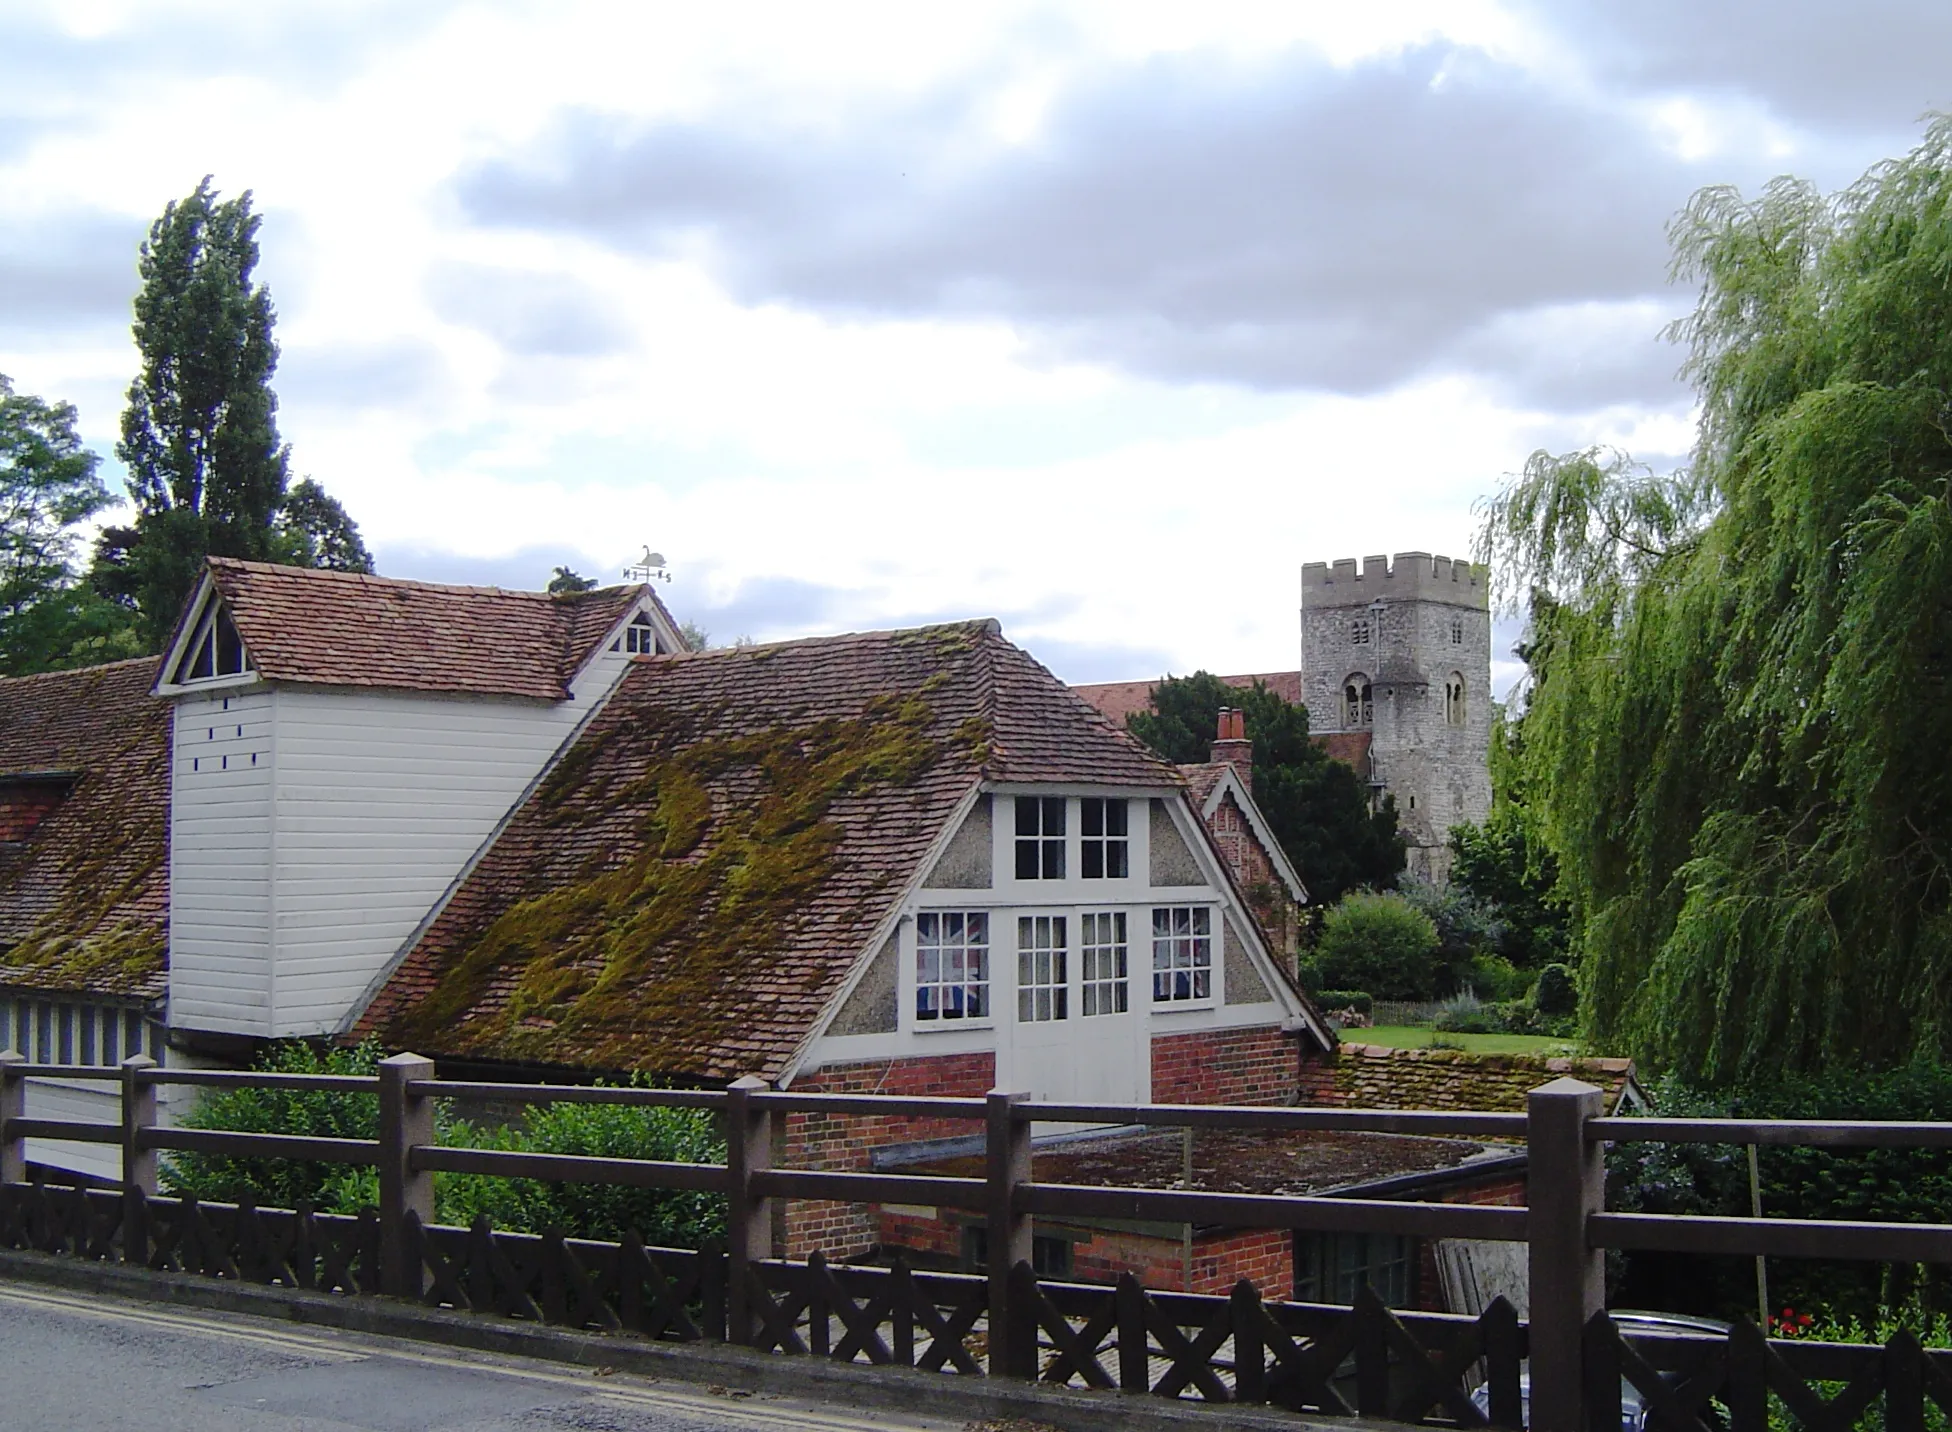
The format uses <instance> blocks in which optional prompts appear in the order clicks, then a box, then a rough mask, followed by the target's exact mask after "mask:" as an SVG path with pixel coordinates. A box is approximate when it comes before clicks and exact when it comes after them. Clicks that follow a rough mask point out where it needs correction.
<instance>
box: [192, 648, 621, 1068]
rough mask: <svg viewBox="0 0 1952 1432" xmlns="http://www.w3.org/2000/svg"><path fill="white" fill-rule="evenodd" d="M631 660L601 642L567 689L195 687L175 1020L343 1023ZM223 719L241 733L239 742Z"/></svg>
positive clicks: (259, 1026)
mask: <svg viewBox="0 0 1952 1432" xmlns="http://www.w3.org/2000/svg"><path fill="white" fill-rule="evenodd" d="M628 661H629V658H628V657H627V656H625V655H623V654H621V653H613V652H610V651H608V650H605V651H603V652H602V653H601V654H600V655H598V656H597V657H595V658H594V659H593V660H592V661H591V662H590V663H589V665H588V666H587V667H586V668H585V670H584V671H583V672H582V673H581V675H580V676H579V677H578V679H577V682H576V684H575V686H574V688H573V694H572V698H571V699H570V700H567V701H562V702H557V703H554V704H548V703H541V702H527V701H519V700H513V699H497V698H487V697H472V698H448V697H439V696H431V695H426V694H419V693H405V692H385V691H370V690H364V689H348V688H344V687H312V688H301V687H290V686H286V687H278V688H272V689H266V688H264V687H262V686H259V687H253V688H249V689H247V690H246V691H245V692H243V693H240V694H227V695H223V696H221V697H216V698H198V697H185V698H180V699H179V701H178V706H177V759H176V765H175V772H174V778H175V782H176V784H175V787H174V791H173V800H172V837H173V839H172V846H171V868H170V879H171V907H170V916H171V948H170V1019H171V1023H172V1024H173V1025H175V1026H176V1027H179V1028H184V1029H192V1030H208V1031H219V1032H226V1033H236V1034H248V1035H257V1036H263V1037H274V1038H276V1037H287V1036H298V1035H316V1034H326V1033H331V1032H333V1031H334V1030H336V1029H338V1028H339V1027H340V1025H341V1023H342V1022H343V1021H344V1020H345V1019H346V1018H347V1017H348V1016H349V1015H350V1014H351V1013H352V1012H353V1011H354V1010H355V1008H356V1007H357V1006H358V1005H359V1004H360V1003H361V1002H362V1000H363V997H364V996H365V994H366V993H367V991H368V989H369V987H370V986H371V985H372V983H373V981H374V980H375V979H376V978H377V977H379V976H381V975H382V974H383V973H384V972H385V971H386V969H387V968H388V967H389V965H390V964H391V962H392V960H393V959H394V957H395V956H396V955H397V954H398V952H399V951H400V949H401V948H402V946H403V945H404V944H405V943H406V941H407V939H408V938H409V937H410V936H411V935H412V934H413V933H414V931H415V929H416V928H417V927H418V926H419V925H420V923H421V921H422V920H424V919H425V918H427V916H428V914H429V913H430V911H432V910H433V908H434V907H435V905H436V904H437V902H439V901H440V900H441V899H442V898H443V897H444V896H445V895H446V893H447V891H448V889H449V887H450V886H451V885H452V884H453V883H454V881H455V880H456V879H457V878H458V877H459V876H460V874H461V873H462V871H463V869H464V868H465V867H466V865H467V864H468V862H469V861H470V860H471V859H472V858H473V857H474V855H475V854H476V852H477V851H479V850H480V849H481V847H482V845H483V843H484V842H485V841H486V840H487V838H488V837H489V836H490V835H491V834H492V833H493V832H494V830H495V828H496V826H497V824H498V823H499V822H500V821H501V820H502V819H503V818H504V816H506V814H507V813H508V812H509V810H510V809H511V808H512V807H513V806H514V805H515V803H516V802H517V800H518V799H519V798H520V797H521V795H522V794H523V792H524V791H525V790H526V789H527V787H528V786H529V785H530V783H531V782H533V781H534V780H535V779H536V777H537V775H538V774H539V773H540V772H541V770H542V769H543V767H544V765H545V763H546V762H547V761H548V759H549V757H550V756H551V755H552V754H553V753H554V752H555V751H556V750H557V749H558V748H559V747H560V746H561V745H562V744H563V742H564V741H565V740H566V739H567V738H568V737H569V736H570V735H571V734H572V733H573V732H574V730H575V729H576V728H577V726H578V724H579V723H580V722H581V721H582V720H583V719H584V718H585V717H587V716H588V715H589V714H590V712H591V710H592V709H593V708H594V707H595V705H596V704H597V703H598V702H599V701H600V700H601V698H602V697H603V696H605V695H607V694H608V692H609V691H610V690H611V688H612V687H613V686H614V685H615V683H616V681H617V679H618V678H619V677H620V676H621V675H622V673H623V671H624V669H625V667H626V665H627V663H628ZM225 703H228V704H225ZM219 716H228V717H230V718H231V729H232V731H233V733H235V732H237V731H241V732H242V734H241V735H238V734H233V735H232V736H230V737H229V738H225V737H224V734H223V731H224V728H223V727H222V725H221V722H220V721H218V720H217V718H218V717H219ZM213 729H214V730H215V731H216V733H217V735H216V737H215V738H213V737H211V736H210V735H209V734H208V733H209V732H210V731H211V730H213ZM226 756H228V757H229V758H230V760H229V763H228V765H225V764H224V758H225V757H226ZM213 758H214V759H216V760H217V761H218V762H219V765H218V767H216V768H213V767H212V766H211V765H210V762H211V760H212V759H213ZM245 762H249V764H241V763H245Z"/></svg>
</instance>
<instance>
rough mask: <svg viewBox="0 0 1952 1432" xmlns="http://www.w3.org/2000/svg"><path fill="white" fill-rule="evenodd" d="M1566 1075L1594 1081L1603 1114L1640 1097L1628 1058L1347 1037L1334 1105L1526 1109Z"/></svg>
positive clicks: (1337, 1069)
mask: <svg viewBox="0 0 1952 1432" xmlns="http://www.w3.org/2000/svg"><path fill="white" fill-rule="evenodd" d="M1568 1075H1570V1076H1571V1077H1572V1078H1575V1079H1584V1080H1585V1081H1586V1082H1587V1083H1589V1084H1596V1085H1598V1086H1599V1088H1600V1089H1601V1091H1602V1092H1604V1094H1605V1095H1606V1109H1607V1112H1608V1113H1614V1112H1616V1111H1617V1110H1618V1109H1619V1107H1620V1105H1621V1103H1622V1102H1623V1101H1632V1100H1635V1099H1637V1098H1638V1097H1639V1090H1638V1086H1637V1085H1636V1084H1635V1082H1634V1074H1633V1061H1632V1060H1631V1059H1576V1058H1571V1057H1565V1058H1561V1057H1557V1056H1547V1055H1540V1054H1479V1053H1474V1052H1472V1051H1468V1050H1463V1049H1395V1048H1391V1047H1388V1046H1386V1045H1381V1044H1361V1043H1353V1042H1345V1043H1344V1044H1343V1045H1342V1047H1341V1049H1340V1051H1339V1054H1338V1056H1337V1058H1336V1059H1335V1065H1334V1087H1335V1094H1336V1098H1335V1102H1336V1103H1337V1104H1341V1105H1346V1106H1348V1107H1350V1108H1359V1109H1489V1110H1492V1111H1494V1112H1507V1113H1521V1114H1522V1113H1523V1112H1525V1096H1526V1095H1527V1094H1528V1093H1530V1092H1531V1091H1532V1090H1534V1089H1536V1088H1538V1086H1539V1085H1541V1084H1546V1083H1550V1082H1551V1081H1552V1080H1554V1079H1560V1078H1564V1077H1566V1076H1568Z"/></svg>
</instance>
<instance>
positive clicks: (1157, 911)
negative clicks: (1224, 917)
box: [1151, 903, 1221, 1010]
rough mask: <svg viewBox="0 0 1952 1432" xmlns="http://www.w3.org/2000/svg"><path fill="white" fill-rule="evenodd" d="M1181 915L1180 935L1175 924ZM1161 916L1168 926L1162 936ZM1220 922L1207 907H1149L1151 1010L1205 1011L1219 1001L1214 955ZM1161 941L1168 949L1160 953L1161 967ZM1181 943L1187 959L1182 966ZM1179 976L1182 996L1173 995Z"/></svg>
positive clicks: (1216, 913)
mask: <svg viewBox="0 0 1952 1432" xmlns="http://www.w3.org/2000/svg"><path fill="white" fill-rule="evenodd" d="M1180 914H1184V915H1185V916H1186V930H1185V931H1184V932H1183V933H1182V932H1181V931H1180V930H1178V929H1177V928H1175V927H1176V926H1177V924H1178V920H1177V918H1176V917H1177V916H1178V915H1180ZM1161 915H1164V916H1165V917H1166V922H1167V927H1168V928H1167V930H1166V931H1165V933H1164V934H1163V935H1162V934H1161V933H1160V930H1159V917H1160V916H1161ZM1220 923H1221V922H1220V920H1219V918H1218V911H1217V910H1216V908H1215V907H1214V906H1212V905H1208V904H1190V903H1189V904H1176V905H1154V906H1152V907H1151V926H1152V930H1151V935H1152V966H1151V973H1152V1007H1153V1009H1155V1010H1174V1009H1208V1008H1211V1007H1212V1006H1213V1005H1214V1004H1216V1003H1217V1002H1218V1000H1219V995H1220V961H1219V960H1218V959H1216V958H1215V956H1216V953H1217V951H1216V949H1215V947H1216V946H1217V945H1218V943H1219V940H1220ZM1201 925H1204V926H1205V929H1200V928H1198V927H1199V926H1201ZM1162 940H1164V941H1166V942H1167V948H1166V949H1165V950H1164V951H1163V953H1164V954H1165V955H1166V956H1167V963H1166V964H1165V965H1164V966H1163V967H1162V966H1161V965H1160V963H1159V959H1160V955H1161V953H1162V951H1161V949H1160V943H1161V941H1162ZM1182 942H1183V943H1184V950H1183V953H1184V955H1185V956H1186V959H1185V962H1184V963H1182V962H1181V960H1180V956H1181V954H1182V950H1181V949H1180V948H1178V947H1179V946H1180V944H1181V943H1182ZM1202 956H1204V958H1202ZM1182 975H1184V977H1185V988H1186V990H1187V993H1185V994H1183V995H1182V994H1178V993H1175V992H1174V991H1175V989H1176V988H1177V986H1178V985H1179V982H1180V977H1181V976H1182ZM1162 976H1163V977H1164V978H1165V980H1166V984H1165V986H1164V988H1165V989H1166V991H1167V992H1166V993H1165V994H1163V995H1162V994H1161V993H1160V989H1161V984H1160V980H1161V977H1162ZM1202 977H1204V979H1202ZM1202 982H1204V984H1205V986H1206V988H1205V990H1204V991H1202V990H1201V989H1200V985H1201V984H1202Z"/></svg>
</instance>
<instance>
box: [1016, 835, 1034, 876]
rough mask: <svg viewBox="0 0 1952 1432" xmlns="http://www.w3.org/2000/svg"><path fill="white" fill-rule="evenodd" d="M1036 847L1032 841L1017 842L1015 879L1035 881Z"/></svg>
mask: <svg viewBox="0 0 1952 1432" xmlns="http://www.w3.org/2000/svg"><path fill="white" fill-rule="evenodd" d="M1037 846H1038V842H1037V841H1034V840H1020V841H1018V842H1017V879H1019V880H1035V879H1036V878H1037Z"/></svg>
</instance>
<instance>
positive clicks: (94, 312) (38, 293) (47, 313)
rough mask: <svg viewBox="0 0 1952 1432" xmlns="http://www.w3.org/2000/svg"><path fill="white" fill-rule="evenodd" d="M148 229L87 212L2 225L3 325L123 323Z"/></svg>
mask: <svg viewBox="0 0 1952 1432" xmlns="http://www.w3.org/2000/svg"><path fill="white" fill-rule="evenodd" d="M145 232H146V228H145V226H144V225H143V224H142V223H140V222H138V221H134V220H129V219H125V218H121V217H118V216H114V215H105V214H98V213H87V212H83V213H74V212H70V213H66V214H57V215H54V216H52V217H49V218H43V219H39V220H37V221H34V222H31V223H30V222H16V223H12V224H8V225H6V226H4V227H0V330H15V331H20V332H36V333H37V332H39V331H41V330H43V329H46V328H58V327H64V326H77V327H85V326H93V325H97V324H108V323H116V324H127V323H128V322H129V304H130V300H132V299H133V298H134V297H135V292H136V287H137V278H136V255H137V251H138V250H139V249H140V247H141V244H142V238H143V235H144V233H145Z"/></svg>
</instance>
